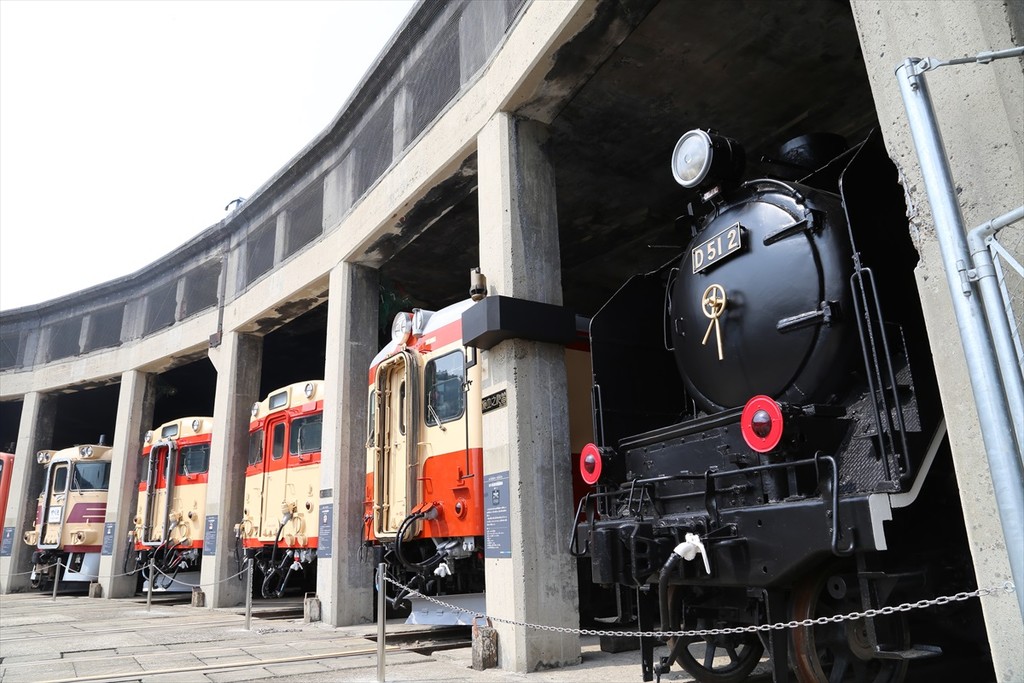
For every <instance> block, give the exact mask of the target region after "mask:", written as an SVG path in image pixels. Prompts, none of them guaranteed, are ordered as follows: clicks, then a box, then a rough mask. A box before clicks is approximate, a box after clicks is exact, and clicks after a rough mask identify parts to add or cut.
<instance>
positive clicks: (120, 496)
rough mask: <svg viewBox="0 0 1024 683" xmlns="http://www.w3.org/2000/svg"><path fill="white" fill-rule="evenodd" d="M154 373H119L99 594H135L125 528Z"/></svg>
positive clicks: (153, 394)
mask: <svg viewBox="0 0 1024 683" xmlns="http://www.w3.org/2000/svg"><path fill="white" fill-rule="evenodd" d="M155 386H156V382H155V380H154V375H152V374H149V373H145V372H139V371H138V370H128V371H127V372H125V373H123V374H122V375H121V391H120V394H119V395H118V398H117V423H116V425H115V427H114V453H113V461H112V463H111V466H110V490H109V492H108V493H107V518H106V524H105V525H104V529H103V551H102V553H101V555H100V570H99V583H100V585H101V586H102V588H103V597H106V598H130V597H131V596H133V595H135V585H136V582H137V580H138V577H136V576H120V574H123V573H124V566H125V556H126V555H128V554H130V552H131V551H130V550H129V544H128V532H129V531H130V530H131V529H132V527H133V526H134V525H133V524H132V519H133V518H134V517H135V502H136V495H137V493H138V488H139V487H138V470H139V458H140V454H141V453H142V435H143V434H144V433H145V431H146V429H148V428H149V427H150V426H151V425H152V424H153V409H154V406H155V403H156V391H155Z"/></svg>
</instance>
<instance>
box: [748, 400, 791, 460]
mask: <svg viewBox="0 0 1024 683" xmlns="http://www.w3.org/2000/svg"><path fill="white" fill-rule="evenodd" d="M782 422H783V421H782V409H781V408H780V407H779V404H778V403H776V402H775V401H774V400H773V399H772V398H771V397H770V396H764V395H761V396H755V397H754V398H752V399H750V400H749V401H747V405H746V406H744V407H743V414H742V415H741V416H740V429H741V431H742V432H743V440H744V441H746V442H747V445H748V446H750V447H751V448H752V449H754V450H755V451H757V452H758V453H767V452H768V451H770V450H772V449H773V448H775V447H776V446H778V445H779V442H780V441H781V440H782V428H783V424H782Z"/></svg>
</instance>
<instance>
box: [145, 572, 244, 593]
mask: <svg viewBox="0 0 1024 683" xmlns="http://www.w3.org/2000/svg"><path fill="white" fill-rule="evenodd" d="M153 569H154V570H155V571H156V573H157V574H160V575H161V576H164V577H166V578H168V579H170V580H171V581H173V582H175V583H179V584H181V585H182V586H188V587H189V588H206V587H210V588H212V587H213V586H216V585H217V584H221V583H227V582H228V581H230V580H231V579H237V578H238V577H239V576H241V575H242V574H245V573H246V571H248V570H247V569H243V570H242V571H240V572H238V573H236V574H232V575H231V576H229V577H227V578H224V579H221V580H220V581H214V582H213V583H187V582H185V581H179V580H178V579H176V578H174V577H173V576H171V575H170V574H167V573H165V572H164V571H162V570H161V569H160V568H159V567H153Z"/></svg>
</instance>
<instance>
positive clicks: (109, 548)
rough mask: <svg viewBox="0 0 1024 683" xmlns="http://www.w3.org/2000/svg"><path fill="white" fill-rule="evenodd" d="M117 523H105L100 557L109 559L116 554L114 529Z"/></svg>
mask: <svg viewBox="0 0 1024 683" xmlns="http://www.w3.org/2000/svg"><path fill="white" fill-rule="evenodd" d="M115 527H117V522H105V523H104V524H103V547H102V548H100V555H103V556H105V557H109V556H110V555H113V554H114V529H115Z"/></svg>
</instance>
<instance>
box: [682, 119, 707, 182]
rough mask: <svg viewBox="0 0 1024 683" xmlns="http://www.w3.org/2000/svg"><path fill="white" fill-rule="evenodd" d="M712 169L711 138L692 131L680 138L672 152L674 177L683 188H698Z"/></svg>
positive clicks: (698, 131) (700, 131) (700, 132)
mask: <svg viewBox="0 0 1024 683" xmlns="http://www.w3.org/2000/svg"><path fill="white" fill-rule="evenodd" d="M710 168H711V136H710V135H708V134H707V133H705V132H704V131H702V130H691V131H689V132H688V133H685V134H684V135H683V137H681V138H679V142H677V143H676V148H675V149H674V150H672V176H673V177H674V178H675V179H676V182H677V183H679V184H680V185H682V186H683V187H687V188H689V187H696V186H697V185H699V184H700V183H701V181H703V180H704V178H706V177H707V175H708V170H709V169H710Z"/></svg>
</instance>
